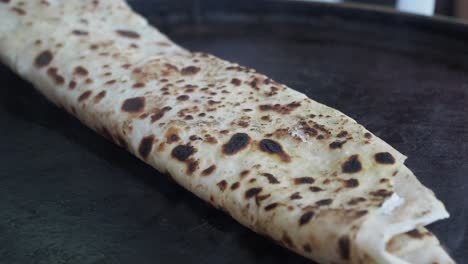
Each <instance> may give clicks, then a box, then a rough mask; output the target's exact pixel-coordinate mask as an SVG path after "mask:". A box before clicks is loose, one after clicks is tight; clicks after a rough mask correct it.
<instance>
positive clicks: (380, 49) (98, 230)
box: [0, 0, 468, 264]
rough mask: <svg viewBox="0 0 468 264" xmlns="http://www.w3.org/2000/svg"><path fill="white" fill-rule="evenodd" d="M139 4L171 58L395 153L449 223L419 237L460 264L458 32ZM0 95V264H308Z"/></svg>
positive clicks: (4, 80)
mask: <svg viewBox="0 0 468 264" xmlns="http://www.w3.org/2000/svg"><path fill="white" fill-rule="evenodd" d="M148 2H149V1H142V0H140V1H133V3H132V5H133V6H134V7H135V8H136V9H137V10H138V11H140V12H142V13H143V14H145V16H148V17H149V18H150V21H151V22H152V23H153V24H155V25H156V26H159V27H160V29H161V30H162V31H163V32H165V33H167V34H168V35H169V36H170V37H171V38H172V39H173V40H175V41H176V42H177V43H179V44H181V45H182V46H184V47H186V48H188V49H191V50H196V51H205V52H209V53H213V54H215V55H217V56H219V57H222V58H225V59H228V60H231V61H236V62H239V63H240V64H243V65H246V66H250V67H253V68H255V69H257V70H258V71H259V72H262V73H266V74H267V75H269V76H271V77H272V78H273V79H275V80H277V81H279V82H282V83H285V84H287V85H288V86H290V87H292V88H295V89H297V90H299V91H301V92H304V93H305V94H307V95H308V96H309V97H311V98H313V99H315V100H317V101H319V102H321V103H325V104H327V105H329V106H331V107H334V108H337V109H339V110H340V111H342V112H344V113H346V114H347V115H349V116H351V117H352V118H354V119H356V120H357V121H358V122H359V123H361V124H363V125H364V126H366V127H367V128H368V129H369V130H371V131H372V132H374V133H375V134H376V135H378V136H379V137H381V138H383V139H384V140H385V141H387V142H388V143H390V144H391V145H392V146H394V147H395V148H397V149H398V150H400V151H401V152H402V153H404V154H405V155H407V156H408V157H409V158H408V160H407V162H406V164H407V165H408V167H409V168H410V169H412V170H413V171H414V172H415V174H416V175H417V176H418V178H419V179H420V180H421V181H422V182H423V184H425V185H426V186H428V187H429V188H431V189H432V190H434V191H435V193H436V195H437V196H438V197H439V198H440V199H441V200H442V201H443V202H444V203H445V204H446V206H447V209H448V211H449V212H450V214H451V218H450V219H449V220H444V221H441V222H438V223H436V224H433V225H431V226H430V229H431V230H432V231H434V232H435V233H436V234H437V235H438V237H439V238H440V239H441V241H442V243H443V244H444V245H445V246H446V247H447V248H448V251H449V252H450V253H451V254H452V255H453V256H454V257H455V259H456V260H457V261H458V262H459V263H463V261H464V260H465V259H468V245H467V244H468V239H467V238H468V235H467V234H466V227H467V223H468V222H467V220H468V219H467V217H468V216H467V214H466V211H467V209H468V198H466V194H465V192H466V191H467V187H468V180H467V178H466V177H468V176H467V174H468V143H467V142H468V53H467V52H468V51H467V50H466V45H464V41H465V43H466V39H463V38H467V34H464V36H465V37H463V33H466V32H467V31H468V30H467V29H466V27H464V26H462V25H458V24H450V23H447V22H443V21H442V22H441V21H433V20H431V19H425V18H418V17H411V16H402V15H397V14H377V13H374V12H372V11H360V10H355V9H347V8H340V7H331V6H328V5H320V4H304V3H279V2H273V3H272V4H271V5H268V4H265V3H263V4H258V3H257V4H255V3H253V2H252V1H250V2H249V1H240V2H236V3H233V2H232V1H231V2H230V3H229V4H226V2H227V1H217V2H216V1H208V2H203V3H209V2H211V4H214V5H208V4H206V5H201V4H200V2H191V1H181V2H179V1H177V4H170V1H168V0H167V1H152V4H148ZM157 2H160V3H161V4H158V3H157ZM174 2H175V1H174ZM220 2H222V3H220ZM216 3H217V4H216ZM267 3H269V2H267ZM226 14H229V16H226ZM0 85H1V86H2V87H1V89H0V120H1V123H0V153H2V154H1V163H0V164H1V166H0V263H12V264H16V263H50V264H54V263H85V264H87V263H90V264H91V263H140V264H144V263H310V262H309V261H307V260H306V259H304V258H302V257H300V256H296V255H295V254H294V253H290V252H288V251H287V250H285V249H282V248H281V247H279V246H276V245H275V244H273V243H272V242H269V241H268V240H267V239H265V238H262V237H260V236H258V235H256V234H254V233H253V232H251V231H249V230H248V229H246V228H244V227H242V226H241V225H240V224H237V223H236V222H235V221H234V220H232V219H231V218H230V217H229V216H227V215H225V214H224V213H222V212H220V211H217V210H216V209H214V208H212V207H211V206H209V205H208V204H206V203H204V202H202V201H201V200H199V199H198V198H196V197H195V196H194V195H192V194H191V193H189V192H188V191H185V190H184V189H182V188H181V187H179V186H177V185H176V184H175V183H173V182H172V181H171V180H170V179H169V178H168V177H166V176H164V175H161V174H159V173H158V172H157V171H155V170H154V169H152V168H151V167H149V166H148V165H146V164H144V163H143V162H141V161H139V160H138V159H136V158H134V157H133V156H131V155H130V154H128V153H126V152H125V151H124V150H122V149H120V148H118V147H116V146H114V145H113V144H111V143H109V142H107V141H106V140H104V139H103V138H101V137H100V136H98V135H97V134H95V133H94V132H93V131H91V130H89V129H88V128H86V127H84V126H83V125H81V124H80V123H79V122H78V121H77V120H76V119H74V118H72V117H71V116H69V115H68V114H66V113H65V112H64V111H62V110H59V109H58V108H56V107H55V106H53V105H51V104H50V103H48V102H47V101H46V100H45V99H44V98H43V97H42V96H41V95H40V94H38V93H37V92H35V90H33V88H32V86H31V85H29V84H28V83H26V82H25V81H22V80H21V79H19V78H18V77H16V76H15V75H14V74H13V73H12V72H10V71H9V70H7V69H6V68H5V67H3V66H0Z"/></svg>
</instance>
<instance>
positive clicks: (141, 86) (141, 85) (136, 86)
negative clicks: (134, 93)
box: [132, 82, 146, 89]
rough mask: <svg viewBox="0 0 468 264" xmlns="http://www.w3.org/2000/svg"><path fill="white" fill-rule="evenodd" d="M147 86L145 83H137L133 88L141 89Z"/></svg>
mask: <svg viewBox="0 0 468 264" xmlns="http://www.w3.org/2000/svg"><path fill="white" fill-rule="evenodd" d="M145 86H146V84H145V83H141V82H139V83H135V84H134V85H133V86H132V88H135V89H140V88H143V87H145Z"/></svg>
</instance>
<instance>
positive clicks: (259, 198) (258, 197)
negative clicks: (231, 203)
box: [255, 194, 271, 205]
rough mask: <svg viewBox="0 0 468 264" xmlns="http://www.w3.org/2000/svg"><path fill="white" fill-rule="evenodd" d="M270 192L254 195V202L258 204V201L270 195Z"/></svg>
mask: <svg viewBox="0 0 468 264" xmlns="http://www.w3.org/2000/svg"><path fill="white" fill-rule="evenodd" d="M270 196H271V194H265V195H257V196H255V203H256V204H257V205H260V203H261V202H262V201H263V200H266V199H267V198H268V197H270Z"/></svg>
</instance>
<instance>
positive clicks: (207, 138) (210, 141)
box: [205, 135, 218, 144]
mask: <svg viewBox="0 0 468 264" xmlns="http://www.w3.org/2000/svg"><path fill="white" fill-rule="evenodd" d="M205 142H206V143H208V144H217V143H218V140H217V139H216V138H214V137H212V136H210V135H205Z"/></svg>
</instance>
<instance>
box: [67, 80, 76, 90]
mask: <svg viewBox="0 0 468 264" xmlns="http://www.w3.org/2000/svg"><path fill="white" fill-rule="evenodd" d="M68 88H70V90H73V89H75V88H76V82H75V81H70V82H69V83H68Z"/></svg>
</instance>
